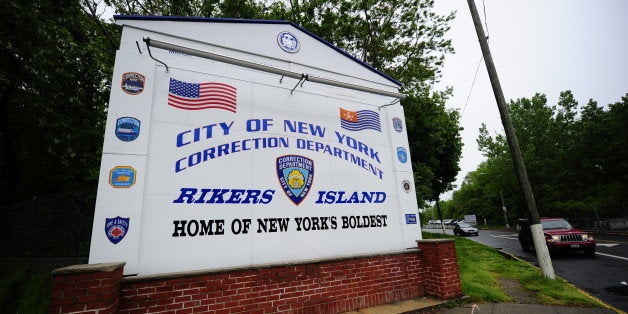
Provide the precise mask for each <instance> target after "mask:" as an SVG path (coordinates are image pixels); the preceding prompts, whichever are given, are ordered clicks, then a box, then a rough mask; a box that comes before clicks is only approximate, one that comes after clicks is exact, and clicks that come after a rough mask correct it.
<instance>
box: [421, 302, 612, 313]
mask: <svg viewBox="0 0 628 314" xmlns="http://www.w3.org/2000/svg"><path fill="white" fill-rule="evenodd" d="M474 305H475V306H476V307H474ZM427 313H430V312H429V311H428V312H427ZM433 313H443V314H469V313H473V314H484V313H492V314H501V313H504V314H563V313H565V314H566V313H572V314H607V313H608V314H614V313H616V312H615V311H613V310H611V309H607V308H588V307H572V306H551V305H540V304H514V303H481V304H477V305H476V304H467V305H463V306H460V307H456V308H452V309H447V310H443V311H437V312H433Z"/></svg>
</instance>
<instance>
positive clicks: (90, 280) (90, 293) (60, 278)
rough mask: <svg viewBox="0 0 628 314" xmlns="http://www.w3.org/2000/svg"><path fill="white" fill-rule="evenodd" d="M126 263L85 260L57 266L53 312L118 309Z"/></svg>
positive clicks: (110, 310) (52, 298)
mask: <svg viewBox="0 0 628 314" xmlns="http://www.w3.org/2000/svg"><path fill="white" fill-rule="evenodd" d="M124 264H125V263H103V264H85V265H74V266H69V267H64V268H59V269H55V270H53V271H52V295H51V300H50V313H116V312H117V311H118V304H119V303H120V293H119V288H120V280H121V279H122V270H123V269H124Z"/></svg>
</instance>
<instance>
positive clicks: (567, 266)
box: [423, 229, 628, 311]
mask: <svg viewBox="0 0 628 314" xmlns="http://www.w3.org/2000/svg"><path fill="white" fill-rule="evenodd" d="M423 231H426V232H436V233H441V232H442V230H441V229H423ZM446 231H447V233H449V234H453V233H452V231H451V230H446ZM468 239H471V240H474V241H477V242H479V243H482V244H485V245H488V246H491V247H495V248H498V249H501V250H502V251H504V252H507V253H510V254H512V255H515V256H518V257H520V258H521V259H523V260H525V261H528V262H529V263H531V264H533V265H535V266H538V263H537V259H536V254H535V253H534V252H531V253H528V252H524V251H523V250H522V249H521V246H520V245H519V241H518V240H517V233H516V232H513V231H500V230H480V234H479V236H477V237H468ZM596 241H597V254H596V257H595V258H589V257H586V256H584V254H582V253H580V252H573V253H561V254H552V256H551V258H552V264H553V266H554V272H555V273H556V275H557V276H559V277H561V278H563V279H565V280H567V281H569V282H571V283H572V284H574V285H575V286H576V287H578V288H580V289H582V290H584V291H586V292H588V293H589V294H591V295H593V296H595V297H597V298H599V299H600V300H602V301H604V302H606V303H607V304H610V305H612V306H614V307H616V308H618V309H620V310H622V311H628V295H626V293H627V292H628V287H626V286H620V283H621V282H622V281H624V282H628V237H626V236H613V235H596ZM613 291H616V292H620V293H623V294H620V293H615V292H613Z"/></svg>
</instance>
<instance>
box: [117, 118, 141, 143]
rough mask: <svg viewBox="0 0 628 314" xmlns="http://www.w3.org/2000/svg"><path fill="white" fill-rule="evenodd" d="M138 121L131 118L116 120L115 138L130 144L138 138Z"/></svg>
mask: <svg viewBox="0 0 628 314" xmlns="http://www.w3.org/2000/svg"><path fill="white" fill-rule="evenodd" d="M140 124H141V123H140V120H138V119H135V118H133V117H122V118H119V119H118V120H116V137H117V138H118V139H120V140H121V141H124V142H130V141H133V140H135V139H136V138H137V137H138V136H140Z"/></svg>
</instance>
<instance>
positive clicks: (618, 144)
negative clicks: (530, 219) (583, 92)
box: [453, 91, 628, 219]
mask: <svg viewBox="0 0 628 314" xmlns="http://www.w3.org/2000/svg"><path fill="white" fill-rule="evenodd" d="M627 102H628V98H627V97H622V101H621V102H617V103H614V104H610V105H609V106H608V107H606V108H603V107H599V106H598V105H597V103H596V102H595V101H593V100H590V101H589V102H588V103H587V104H586V105H585V106H584V107H580V106H579V105H578V103H577V101H576V100H575V98H574V96H573V94H572V93H571V92H570V91H565V92H562V93H561V94H560V97H559V100H558V103H557V105H556V106H551V105H548V104H547V99H546V97H545V96H544V95H541V94H536V95H535V96H533V97H532V98H530V99H527V98H522V99H518V100H516V101H511V102H510V104H509V109H510V114H511V117H512V120H513V124H514V127H515V132H516V134H517V138H518V140H519V144H520V147H521V151H522V153H523V156H524V159H525V163H526V166H527V169H528V173H529V176H530V181H531V184H532V188H533V190H534V195H535V198H536V201H537V205H538V208H539V213H540V214H541V215H546V216H553V215H556V216H565V217H569V216H571V215H576V216H578V215H580V216H581V215H590V214H592V213H591V212H589V213H588V214H587V213H586V212H587V211H589V210H590V209H591V208H593V206H597V205H602V204H622V203H625V201H626V200H625V195H628V194H627V193H626V192H627V189H626V187H627V183H628V182H627V181H628V180H627V177H626V162H625V160H626V158H628V153H627V152H626V144H628V143H627V139H626V137H625V136H624V134H626V131H627V124H626V121H627V120H626V118H627V117H628V112H627V109H626V106H627ZM478 145H479V147H480V150H481V151H482V152H483V154H484V156H485V157H486V158H487V160H486V161H485V162H484V163H482V164H481V165H480V166H479V167H478V169H477V170H476V171H475V173H474V174H473V175H471V174H470V176H468V177H467V180H465V182H464V183H463V185H462V187H461V188H460V190H459V191H456V192H455V193H454V195H453V197H454V198H453V200H454V203H455V205H454V207H456V208H460V209H461V210H470V208H469V207H468V204H472V203H474V202H477V201H479V200H482V202H484V203H485V204H484V206H489V207H490V208H499V206H498V205H499V204H500V202H501V200H500V199H499V192H500V191H502V192H503V195H504V198H505V200H506V203H507V206H508V207H509V209H510V210H511V212H510V216H511V218H513V216H514V217H525V216H526V211H525V210H524V209H525V204H524V201H523V197H522V196H521V194H520V192H519V187H518V185H517V184H516V175H515V173H514V170H513V169H514V168H513V165H512V161H511V159H510V155H509V154H510V153H509V151H508V149H507V144H506V141H505V137H504V136H503V135H501V134H496V135H495V136H491V135H490V134H489V132H488V130H487V129H486V126H484V125H483V126H482V128H481V129H480V136H479V137H478ZM478 175H480V176H478ZM485 177H490V178H491V181H486V179H485ZM471 191H472V192H473V193H471ZM465 204H467V205H465ZM465 206H466V207H465ZM620 207H621V206H617V207H616V208H620ZM578 213H580V214H578ZM489 214H490V213H489ZM500 214H501V212H499V211H493V214H492V217H489V219H499V216H500ZM622 214H624V213H621V210H620V209H617V210H616V211H615V212H613V211H612V210H611V211H607V212H606V213H604V215H608V216H610V217H613V216H619V215H622Z"/></svg>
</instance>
